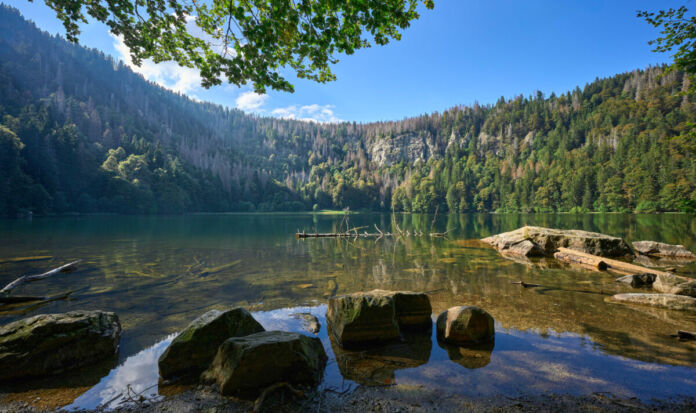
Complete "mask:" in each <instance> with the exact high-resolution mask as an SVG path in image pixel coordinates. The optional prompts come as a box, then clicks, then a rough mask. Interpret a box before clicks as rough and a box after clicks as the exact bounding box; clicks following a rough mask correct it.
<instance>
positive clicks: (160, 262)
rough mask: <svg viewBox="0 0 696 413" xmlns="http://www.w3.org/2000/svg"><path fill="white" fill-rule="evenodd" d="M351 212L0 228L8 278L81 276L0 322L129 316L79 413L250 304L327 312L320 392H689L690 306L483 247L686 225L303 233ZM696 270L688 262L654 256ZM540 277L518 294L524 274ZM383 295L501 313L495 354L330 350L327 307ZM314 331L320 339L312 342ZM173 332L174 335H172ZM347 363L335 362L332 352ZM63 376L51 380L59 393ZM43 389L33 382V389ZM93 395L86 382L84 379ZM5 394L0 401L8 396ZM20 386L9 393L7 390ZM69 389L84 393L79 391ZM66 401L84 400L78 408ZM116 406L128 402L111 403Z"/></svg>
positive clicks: (650, 236)
mask: <svg viewBox="0 0 696 413" xmlns="http://www.w3.org/2000/svg"><path fill="white" fill-rule="evenodd" d="M342 219H343V218H342V217H340V216H317V215H310V214H294V215H292V214H286V215H283V214H268V215H264V214H248V215H244V214H230V215H197V216H183V217H103V216H101V217H100V216H95V217H77V218H45V219H34V220H26V221H22V220H15V221H0V239H2V240H3V242H2V243H0V284H6V283H8V282H10V281H11V280H13V279H14V278H16V277H17V276H19V275H22V274H27V273H36V272H42V271H45V270H46V269H49V268H53V267H55V266H58V265H60V264H62V263H65V262H67V261H70V260H73V259H78V258H79V259H82V260H83V262H82V264H81V266H80V269H79V270H78V271H76V272H74V273H72V274H65V275H60V276H58V277H55V278H53V279H52V280H51V281H50V282H45V281H44V282H37V283H32V284H27V285H25V286H22V287H20V289H18V291H17V293H22V294H26V295H54V294H59V293H62V292H66V291H73V294H72V296H71V299H70V300H60V301H54V302H50V303H47V304H44V305H42V306H30V307H19V308H12V309H8V310H6V311H4V312H0V316H1V317H2V320H1V321H2V322H9V321H13V320H16V319H19V318H22V317H26V316H30V315H34V314H40V313H51V312H65V311H70V310H75V309H101V310H106V311H113V312H115V313H117V314H118V315H119V317H120V319H121V323H122V326H123V330H124V331H123V336H122V339H121V350H120V354H119V359H120V364H119V366H118V367H116V368H115V369H112V370H111V371H110V372H109V373H108V375H106V376H104V373H100V374H101V375H100V376H98V377H97V378H96V380H94V381H92V382H91V383H90V384H89V386H90V387H91V388H89V390H87V391H84V392H83V394H82V395H81V396H79V397H78V398H77V399H76V400H75V401H74V403H73V404H72V406H71V407H95V406H98V405H100V404H103V403H105V402H108V401H109V400H111V399H114V398H116V396H118V395H119V394H120V393H122V392H124V391H125V390H126V389H127V386H128V385H129V384H130V386H131V388H132V389H133V390H135V391H142V390H145V389H148V387H151V386H153V385H154V387H152V388H151V389H149V390H148V391H152V392H157V391H158V390H157V387H156V384H157V364H156V363H157V357H159V354H161V352H163V351H164V349H165V348H166V346H167V344H168V342H169V340H171V339H172V334H174V333H176V332H177V331H181V329H182V328H184V327H185V326H186V325H187V324H188V323H189V322H190V321H191V320H193V319H194V318H196V317H198V316H200V315H201V314H203V313H204V312H206V311H208V310H210V309H212V308H218V309H220V308H225V307H227V306H243V307H245V308H247V309H249V310H250V311H252V312H253V313H254V316H255V317H256V318H257V319H258V320H259V322H260V323H261V324H262V325H263V326H264V327H265V328H266V329H268V330H271V329H279V330H290V331H303V327H302V326H303V324H302V320H300V319H298V318H294V317H293V315H294V314H295V313H298V312H309V313H311V314H314V315H315V316H317V317H318V318H319V321H320V322H321V330H320V331H319V333H318V337H319V338H320V339H321V340H322V343H323V344H324V347H325V349H326V350H327V354H328V355H329V358H330V361H329V363H328V365H327V369H326V371H325V375H324V382H323V383H322V386H329V387H333V388H337V389H345V388H346V386H349V385H352V384H355V383H361V384H368V385H381V384H393V383H394V382H396V383H411V384H418V385H423V386H435V387H441V388H443V389H446V390H448V391H452V392H459V393H465V394H471V395H476V394H497V393H501V394H508V395H514V394H518V393H520V392H533V393H534V392H546V391H555V392H571V393H589V392H595V391H611V392H615V393H617V394H622V395H626V396H636V397H660V396H663V397H667V396H672V395H676V394H684V393H690V392H691V390H690V386H693V385H694V384H696V383H695V382H696V369H694V366H695V363H696V344H694V343H693V342H692V343H689V342H678V341H676V340H674V339H673V338H671V337H670V336H669V335H670V334H672V333H674V332H676V330H677V329H682V330H694V331H696V315H694V314H693V313H688V312H676V311H669V310H658V309H653V308H648V307H629V306H622V305H617V304H611V303H606V302H605V298H606V297H607V296H608V295H611V294H615V293H618V292H626V291H628V290H631V289H630V288H629V287H624V286H621V285H617V283H615V282H614V278H615V277H613V276H611V275H609V274H606V273H595V272H587V271H584V270H579V269H573V268H570V267H567V266H564V265H562V264H560V263H558V262H556V261H555V260H553V259H542V260H526V259H516V260H510V259H505V258H503V257H502V256H500V255H499V254H498V253H497V252H496V251H495V250H493V249H491V248H489V247H488V246H486V245H485V244H482V243H480V242H479V241H477V239H479V238H482V237H485V236H488V235H491V234H495V233H499V232H504V231H508V230H512V229H515V228H517V227H520V226H523V225H525V224H536V225H542V226H547V227H555V228H577V229H585V230H591V231H597V232H602V233H606V234H610V235H616V236H622V237H624V238H626V240H627V241H629V242H630V241H637V240H644V239H647V240H655V241H662V242H668V243H676V244H683V245H685V246H686V247H687V248H689V249H691V250H696V220H695V219H694V217H693V216H689V215H677V214H671V215H667V214H665V215H644V216H643V215H619V214H613V215H599V214H590V215H448V216H441V217H439V219H438V220H437V222H436V224H435V226H434V230H436V231H445V230H450V233H449V234H448V238H447V239H431V238H430V237H427V236H426V237H410V238H407V239H400V240H395V239H387V238H385V239H382V240H379V241H375V240H374V239H342V240H337V239H295V237H294V233H295V231H296V230H297V229H306V230H308V231H314V230H316V231H319V232H329V231H335V230H336V229H337V228H338V227H339V226H340V224H341V221H342ZM432 220H433V217H432V216H427V215H407V214H400V215H396V216H394V217H392V216H390V215H380V214H364V215H363V214H356V215H351V216H350V225H351V226H367V227H373V226H374V225H377V226H378V227H380V228H381V229H387V230H389V229H391V228H392V225H394V221H396V222H397V223H398V225H399V227H400V228H402V229H404V230H406V229H409V230H410V231H422V232H424V233H428V232H430V230H431V223H432ZM647 264H648V265H654V266H662V267H664V266H676V268H677V271H678V273H681V274H682V275H686V276H692V277H693V276H695V275H696V264H694V263H670V262H658V261H650V262H648V263H647ZM518 280H524V281H527V282H531V283H535V284H539V285H540V287H538V288H529V289H526V288H521V287H520V286H519V285H515V284H512V283H511V282H513V281H518ZM374 288H381V289H391V290H412V291H427V292H428V293H429V295H430V299H431V303H432V305H433V311H434V313H435V315H436V314H438V313H439V312H440V311H443V310H445V309H447V308H448V307H451V306H454V305H478V306H480V307H483V308H485V309H486V310H487V311H489V312H490V313H491V314H492V315H493V316H494V318H495V319H496V330H497V334H496V341H495V345H494V347H492V348H479V349H467V350H463V349H453V348H443V347H442V346H441V345H440V344H439V343H438V342H437V340H436V339H435V337H434V332H433V333H432V334H430V335H426V336H416V337H410V338H408V340H406V342H403V343H398V344H395V345H393V346H388V347H385V348H383V349H381V350H379V351H372V352H363V353H362V354H352V353H350V352H345V351H342V350H340V348H338V347H337V346H336V345H335V343H333V342H332V340H330V339H329V337H328V335H327V332H326V326H325V324H326V323H325V312H326V306H325V303H326V300H327V298H328V297H330V296H333V295H337V294H345V293H350V292H354V291H366V290H371V289H374ZM307 334H310V333H307ZM163 337H166V339H164V340H163V339H162V338H163ZM334 352H336V354H335V353H334ZM62 377H64V376H59V377H57V378H56V380H55V383H50V384H47V385H46V386H47V387H48V388H50V389H52V391H55V390H56V389H58V390H60V388H61V387H65V388H66V391H67V390H68V388H69V386H68V385H67V384H66V385H62V386H61V385H60V383H61V382H62V380H63V378H62ZM37 386H43V384H32V386H31V389H32V391H34V390H35V389H36V387H37ZM80 386H84V384H82V383H81V384H80ZM2 387H3V386H1V385H0V390H2ZM11 391H15V390H11ZM74 397H75V396H73V398H74ZM70 400H72V399H70ZM117 403H118V398H116V399H115V400H113V401H112V402H111V406H115V405H116V404H117Z"/></svg>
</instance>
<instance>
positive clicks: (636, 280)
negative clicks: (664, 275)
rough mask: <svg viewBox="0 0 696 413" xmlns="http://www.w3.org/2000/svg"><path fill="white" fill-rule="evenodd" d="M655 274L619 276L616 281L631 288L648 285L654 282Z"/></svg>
mask: <svg viewBox="0 0 696 413" xmlns="http://www.w3.org/2000/svg"><path fill="white" fill-rule="evenodd" d="M655 277H656V276H655V274H650V273H644V274H632V275H626V276H623V277H619V278H617V279H616V282H620V283H625V284H629V285H630V286H631V287H633V288H640V287H650V286H651V285H652V284H653V283H654V282H655Z"/></svg>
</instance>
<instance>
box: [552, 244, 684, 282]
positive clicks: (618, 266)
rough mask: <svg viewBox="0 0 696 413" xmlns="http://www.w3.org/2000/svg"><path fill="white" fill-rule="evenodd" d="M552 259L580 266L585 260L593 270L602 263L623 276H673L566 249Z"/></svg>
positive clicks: (560, 249)
mask: <svg viewBox="0 0 696 413" xmlns="http://www.w3.org/2000/svg"><path fill="white" fill-rule="evenodd" d="M559 255H560V256H562V257H566V258H565V259H561V258H559ZM554 257H555V258H556V259H559V260H561V261H565V262H573V261H566V259H571V258H567V257H572V259H573V260H577V261H575V262H576V263H578V264H582V262H581V261H582V260H585V261H586V264H585V265H587V266H588V268H594V267H595V265H596V269H601V268H599V265H600V264H599V263H600V262H603V263H604V264H606V268H605V269H606V270H608V271H612V272H616V273H619V274H623V275H631V274H644V273H648V274H655V275H663V276H667V275H673V274H670V273H668V272H664V271H659V270H655V269H652V268H646V267H642V266H640V265H636V264H631V263H628V262H623V261H619V260H613V259H610V258H605V257H599V256H597V255H592V254H587V253H585V252H580V251H575V250H571V249H568V248H559V249H558V252H557V253H556V254H554ZM680 278H684V279H685V280H691V279H690V278H686V277H680Z"/></svg>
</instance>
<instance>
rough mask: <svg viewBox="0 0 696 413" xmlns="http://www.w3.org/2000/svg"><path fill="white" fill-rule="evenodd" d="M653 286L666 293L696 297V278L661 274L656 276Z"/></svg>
mask: <svg viewBox="0 0 696 413" xmlns="http://www.w3.org/2000/svg"><path fill="white" fill-rule="evenodd" d="M652 287H653V289H654V290H656V291H659V292H661V293H665V294H677V295H688V296H690V297H696V280H692V279H690V278H686V277H679V276H676V275H673V274H659V275H658V276H657V277H655V282H653V285H652Z"/></svg>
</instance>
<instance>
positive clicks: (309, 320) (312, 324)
mask: <svg viewBox="0 0 696 413" xmlns="http://www.w3.org/2000/svg"><path fill="white" fill-rule="evenodd" d="M292 316H293V317H294V318H300V319H302V328H304V329H305V331H307V332H309V333H314V334H316V333H318V332H319V330H321V323H319V319H318V318H317V317H316V316H315V315H313V314H310V313H295V314H293V315H292Z"/></svg>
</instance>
